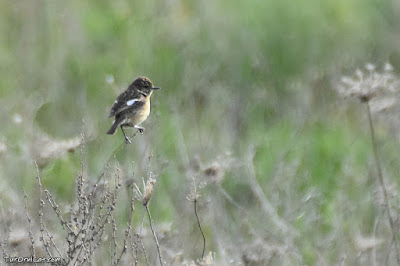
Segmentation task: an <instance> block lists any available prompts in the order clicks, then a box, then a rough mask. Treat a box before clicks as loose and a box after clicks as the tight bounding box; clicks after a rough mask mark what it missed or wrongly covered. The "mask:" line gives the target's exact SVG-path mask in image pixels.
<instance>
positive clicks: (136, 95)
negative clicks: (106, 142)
mask: <svg viewBox="0 0 400 266" xmlns="http://www.w3.org/2000/svg"><path fill="white" fill-rule="evenodd" d="M157 89H160V88H159V87H154V86H153V83H152V82H151V80H150V79H148V78H146V77H138V78H137V79H135V80H134V81H133V82H132V84H131V85H129V87H128V88H127V89H126V90H125V91H124V92H123V93H121V94H120V95H119V96H118V97H117V100H116V101H115V102H114V105H113V106H112V107H111V111H110V116H109V117H113V116H115V119H114V123H113V124H112V126H111V128H110V130H108V132H107V134H109V135H113V134H115V132H117V129H118V127H120V128H121V130H122V133H123V134H124V137H125V141H126V142H127V143H131V140H130V139H129V138H128V137H127V136H126V135H125V132H124V127H134V128H136V129H138V130H139V132H140V133H143V131H144V128H143V127H140V126H139V125H140V123H142V122H143V121H144V120H146V118H147V117H148V116H149V114H150V96H151V94H152V93H153V90H157Z"/></svg>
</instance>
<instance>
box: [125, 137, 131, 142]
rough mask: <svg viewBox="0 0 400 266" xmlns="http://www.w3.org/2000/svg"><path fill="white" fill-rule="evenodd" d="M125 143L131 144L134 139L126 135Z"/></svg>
mask: <svg viewBox="0 0 400 266" xmlns="http://www.w3.org/2000/svg"><path fill="white" fill-rule="evenodd" d="M125 143H126V144H131V143H132V140H130V139H129V138H128V137H126V136H125Z"/></svg>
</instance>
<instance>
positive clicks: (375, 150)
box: [366, 101, 400, 265]
mask: <svg viewBox="0 0 400 266" xmlns="http://www.w3.org/2000/svg"><path fill="white" fill-rule="evenodd" d="M366 105H367V114H368V123H369V129H370V133H371V143H372V151H373V153H374V158H375V164H376V169H377V171H378V181H379V184H380V186H381V189H382V192H383V199H384V201H385V207H386V211H387V215H388V219H389V225H390V229H391V230H392V241H393V242H394V246H395V249H396V258H397V264H398V265H400V254H399V248H398V244H397V237H396V229H395V227H394V221H393V218H392V214H391V210H390V201H389V197H388V193H387V188H386V185H385V181H384V180H383V175H382V168H381V163H380V160H379V155H378V148H377V144H376V137H375V128H374V125H373V123H372V115H371V108H370V106H369V102H368V101H367V102H366Z"/></svg>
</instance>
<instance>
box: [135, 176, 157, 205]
mask: <svg viewBox="0 0 400 266" xmlns="http://www.w3.org/2000/svg"><path fill="white" fill-rule="evenodd" d="M156 183H157V180H156V179H155V178H154V176H153V174H152V173H150V176H149V179H147V181H146V183H145V182H144V180H143V191H144V193H142V192H141V191H140V189H139V187H138V186H137V185H136V184H134V186H135V192H136V195H135V197H136V199H137V200H139V201H141V202H142V204H143V206H147V204H148V203H149V201H150V198H151V195H152V194H153V189H154V185H155V184H156Z"/></svg>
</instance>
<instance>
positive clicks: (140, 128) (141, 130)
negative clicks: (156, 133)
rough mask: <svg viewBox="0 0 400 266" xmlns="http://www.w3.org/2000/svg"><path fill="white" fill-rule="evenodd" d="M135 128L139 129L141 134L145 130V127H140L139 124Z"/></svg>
mask: <svg viewBox="0 0 400 266" xmlns="http://www.w3.org/2000/svg"><path fill="white" fill-rule="evenodd" d="M135 128H136V129H137V130H138V131H139V133H140V134H143V132H144V127H138V126H136V127H135Z"/></svg>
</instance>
